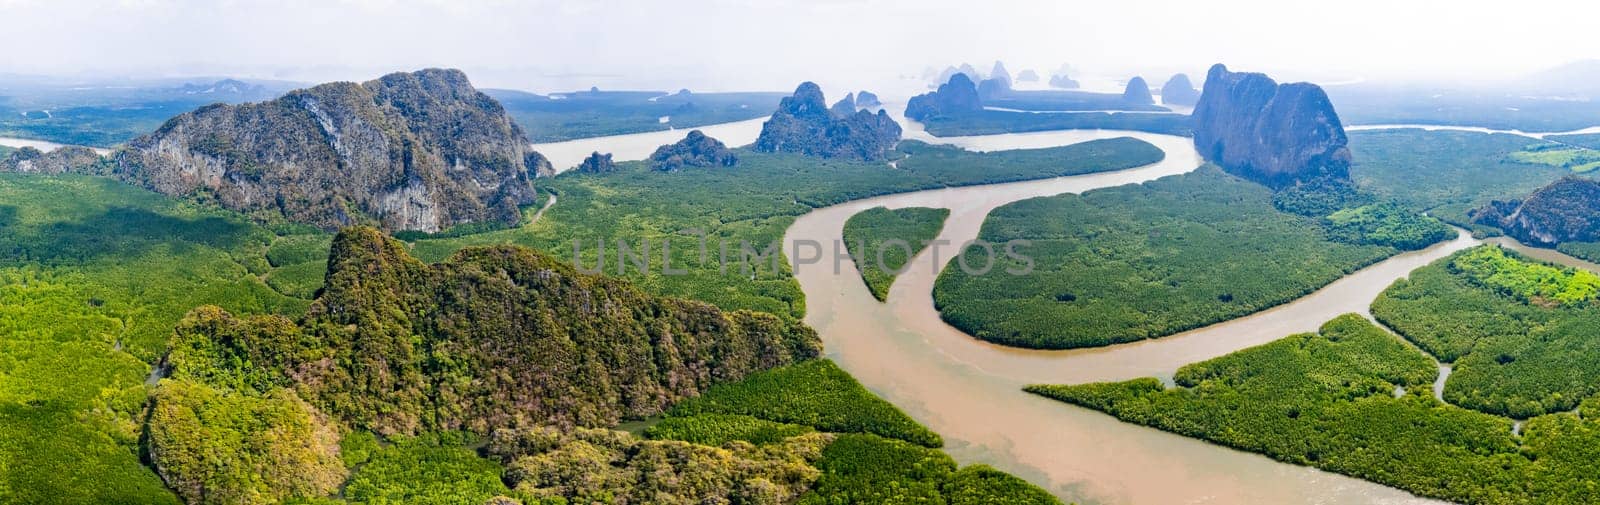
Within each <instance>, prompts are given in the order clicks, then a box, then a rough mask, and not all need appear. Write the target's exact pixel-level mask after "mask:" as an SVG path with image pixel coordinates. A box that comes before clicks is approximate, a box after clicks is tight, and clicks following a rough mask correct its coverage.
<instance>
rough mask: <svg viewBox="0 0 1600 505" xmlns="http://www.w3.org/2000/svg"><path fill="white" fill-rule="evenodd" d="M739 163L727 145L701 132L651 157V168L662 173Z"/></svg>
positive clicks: (690, 133) (684, 138)
mask: <svg viewBox="0 0 1600 505" xmlns="http://www.w3.org/2000/svg"><path fill="white" fill-rule="evenodd" d="M608 160H609V157H608ZM738 163H739V157H738V156H735V155H734V154H733V151H730V150H728V146H727V145H725V144H723V143H722V141H720V140H717V139H714V138H711V137H710V136H707V135H706V134H705V133H701V132H700V130H693V131H690V132H689V134H688V135H686V136H684V137H683V140H679V141H677V142H676V143H672V144H667V145H664V146H661V147H659V148H657V149H656V152H655V153H652V154H651V155H650V168H651V169H654V170H659V171H662V172H676V171H678V170H681V169H683V168H684V167H731V166H734V165H736V164H738Z"/></svg>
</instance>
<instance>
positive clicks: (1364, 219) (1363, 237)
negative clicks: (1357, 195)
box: [1326, 203, 1456, 251]
mask: <svg viewBox="0 0 1600 505" xmlns="http://www.w3.org/2000/svg"><path fill="white" fill-rule="evenodd" d="M1326 226H1327V228H1328V238H1331V239H1333V240H1337V241H1340V242H1345V243H1349V244H1370V245H1378V246H1386V247H1393V248H1395V249H1399V250H1402V251H1414V250H1417V249H1422V248H1424V247H1428V246H1430V245H1433V244H1437V243H1439V242H1443V241H1445V240H1449V239H1450V238H1452V237H1455V236H1456V232H1455V230H1452V229H1450V227H1449V226H1446V225H1445V224H1444V223H1443V222H1440V221H1439V220H1438V219H1434V218H1433V217H1430V216H1425V215H1422V214H1420V213H1418V212H1416V211H1414V210H1410V209H1406V208H1403V207H1400V206H1399V205H1396V204H1393V203H1378V204H1369V205H1363V206H1360V207H1353V208H1346V209H1341V210H1339V211H1337V212H1334V213H1332V214H1329V215H1328V217H1327V220H1326Z"/></svg>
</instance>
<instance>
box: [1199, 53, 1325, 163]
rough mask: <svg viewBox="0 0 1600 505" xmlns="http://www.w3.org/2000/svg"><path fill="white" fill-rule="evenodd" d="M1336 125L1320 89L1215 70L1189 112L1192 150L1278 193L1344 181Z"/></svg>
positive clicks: (1261, 76)
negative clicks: (1313, 182) (1318, 181)
mask: <svg viewBox="0 0 1600 505" xmlns="http://www.w3.org/2000/svg"><path fill="white" fill-rule="evenodd" d="M1346 143H1347V139H1346V138H1345V133H1344V126H1343V125H1342V124H1341V123H1340V122H1339V115H1338V114H1337V113H1336V112H1334V110H1333V103H1332V102H1330V101H1328V95H1327V94H1326V93H1324V92H1323V91H1322V88H1320V87H1317V85H1315V84H1310V83H1291V84H1278V83H1277V82H1276V81H1273V80H1272V79H1271V78H1269V77H1267V76H1266V75H1264V74H1258V73H1234V72H1229V71H1228V68H1227V67H1224V66H1222V65H1221V64H1217V65H1215V66H1212V67H1211V71H1210V72H1209V73H1207V75H1206V83H1205V90H1204V91H1203V92H1202V93H1201V95H1200V102H1199V103H1198V104H1196V105H1195V109H1194V145H1195V148H1196V149H1197V150H1199V151H1200V155H1201V156H1204V157H1205V158H1206V159H1207V160H1210V161H1211V162H1212V163H1216V164H1217V165H1219V166H1221V167H1222V169H1223V170H1226V171H1227V172H1228V173H1231V174H1234V175H1237V176H1239V177H1243V178H1245V179H1249V180H1252V181H1256V182H1259V183H1261V184H1265V185H1267V186H1269V187H1272V188H1283V187H1288V186H1293V185H1295V184H1298V183H1301V182H1305V181H1310V180H1314V179H1322V178H1332V179H1336V180H1348V179H1349V178H1350V149H1349V148H1348V147H1346Z"/></svg>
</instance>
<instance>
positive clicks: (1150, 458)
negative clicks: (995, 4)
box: [535, 104, 1600, 505]
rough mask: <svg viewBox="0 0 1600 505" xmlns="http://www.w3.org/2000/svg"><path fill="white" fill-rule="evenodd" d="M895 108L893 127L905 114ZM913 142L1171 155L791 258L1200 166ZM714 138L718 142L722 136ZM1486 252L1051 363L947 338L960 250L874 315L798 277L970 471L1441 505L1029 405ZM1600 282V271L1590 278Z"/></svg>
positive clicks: (1375, 272)
mask: <svg viewBox="0 0 1600 505" xmlns="http://www.w3.org/2000/svg"><path fill="white" fill-rule="evenodd" d="M902 109H903V106H902V105H901V104H890V105H888V110H890V111H891V113H893V112H895V111H899V110H902ZM895 116H896V117H895V120H897V121H899V122H900V124H902V125H905V126H906V132H905V138H908V139H916V140H922V141H927V142H933V143H944V144H954V145H958V146H961V147H964V148H967V149H971V150H976V151H996V150H1006V149H1027V148H1042V147H1053V146H1062V145H1070V144H1075V143H1080V142H1085V141H1089V140H1095V139H1104V138H1113V137H1124V136H1126V137H1135V138H1139V139H1142V140H1145V141H1147V142H1150V143H1151V144H1154V145H1155V146H1157V147H1159V148H1161V149H1162V150H1163V151H1164V152H1166V158H1165V159H1163V160H1162V161H1161V162H1159V163H1155V164H1153V165H1149V166H1144V167H1139V168H1134V169H1129V170H1123V171H1117V172H1110V173H1100V174H1088V175H1080V176H1071V177H1061V178H1055V179H1044V180H1037V181H1025V182H1015V183H1006V184H993V185H984V186H969V187H961V188H947V189H938V190H929V191H919V192H912V193H902V194H897V195H888V196H881V197H875V198H869V199H864V200H857V201H852V202H847V203H843V204H839V205H835V206H832V207H826V208H821V209H817V210H815V211H813V212H811V213H809V214H806V215H804V216H801V217H800V218H799V219H797V220H796V221H795V223H794V224H793V225H792V226H790V228H789V229H788V230H787V231H786V233H785V237H784V240H785V244H784V247H785V250H786V251H794V250H795V244H796V243H797V242H800V241H807V242H810V243H816V244H822V245H823V248H824V249H825V251H824V253H823V257H825V258H826V257H831V253H835V252H840V253H842V251H834V250H832V249H833V248H834V247H835V246H834V244H835V241H837V240H841V237H842V235H843V234H842V231H843V227H844V222H845V220H847V219H849V218H850V216H852V215H855V214H856V213H857V212H860V211H863V210H866V209H869V208H872V207H879V206H883V207H890V208H902V207H940V208H946V209H950V210H951V214H950V217H949V218H948V220H947V221H946V223H945V227H944V229H943V230H942V231H941V232H940V235H939V240H943V241H946V242H947V243H950V244H961V243H963V242H966V241H968V240H971V239H973V238H976V237H977V234H978V230H979V227H980V226H981V225H982V224H983V220H984V218H985V217H986V216H987V215H988V214H989V212H990V211H991V210H993V209H994V208H996V207H999V206H1001V205H1005V204H1007V203H1011V202H1015V201H1017V200H1022V199H1026V198H1035V197H1042V196H1051V195H1059V194H1064V193H1081V192H1084V191H1089V190H1093V189H1098V188H1106V187H1113V186H1120V185H1125V184H1136V183H1140V182H1145V181H1150V180H1154V179H1157V178H1161V177H1167V176H1172V175H1178V174H1183V173H1187V172H1190V171H1192V170H1194V169H1195V168H1197V167H1198V166H1200V164H1201V160H1200V156H1199V154H1198V153H1196V152H1195V150H1194V148H1193V145H1192V141H1191V139H1188V138H1184V137H1175V136H1168V135H1157V134H1149V133H1141V132H1124V131H1103V130H1071V131H1056V132H1039V133H1025V134H1005V135H985V136H974V137H945V138H935V137H932V136H930V135H928V134H927V133H926V132H924V131H923V130H922V129H921V127H920V125H919V124H917V123H915V122H910V121H906V120H905V119H904V118H903V117H899V116H898V115H897V114H895ZM761 121H762V120H752V121H741V122H737V123H728V124H724V125H715V126H710V127H705V128H704V129H705V130H707V132H708V133H711V132H717V133H719V134H721V136H724V137H726V138H724V140H725V141H727V143H728V144H729V145H740V144H744V143H748V142H750V141H752V140H754V138H755V135H756V134H757V133H759V131H760V122H761ZM681 135H682V132H651V133H647V134H635V135H623V136H616V137H604V138H595V139H584V140H581V141H573V142H568V143H562V144H561V145H551V144H545V145H540V146H535V147H536V148H538V149H540V150H542V151H545V152H546V155H547V156H550V158H551V159H552V161H554V162H555V164H556V165H557V166H558V167H559V168H565V167H566V166H570V164H575V163H576V162H577V161H578V160H579V159H581V157H582V156H583V155H587V154H588V152H590V151H592V150H600V151H604V152H614V153H617V156H618V159H639V158H642V157H644V156H646V155H648V153H649V152H650V151H651V150H654V149H655V147H656V146H659V145H661V144H664V143H670V142H674V141H676V140H678V138H680V137H681ZM713 136H718V135H713ZM1478 243H1479V242H1478V241H1476V240H1473V239H1472V238H1470V237H1469V236H1467V235H1466V234H1464V233H1463V234H1461V235H1459V236H1458V237H1456V238H1455V239H1453V240H1450V241H1448V242H1445V243H1442V244H1438V245H1435V246H1433V247H1431V248H1428V249H1426V250H1423V251H1417V252H1411V253H1406V254H1401V255H1398V256H1395V257H1392V258H1389V259H1387V260H1385V261H1382V262H1380V263H1377V264H1375V265H1372V266H1370V267H1367V268H1365V269H1362V270H1360V271H1357V272H1356V273H1354V274H1351V275H1349V276H1346V277H1345V278H1342V279H1340V280H1338V281H1335V282H1334V283H1332V284H1329V285H1328V286H1325V287H1323V288H1322V289H1320V290H1318V291H1316V292H1314V293H1312V294H1310V295H1308V296H1306V297H1303V298H1300V299H1298V300H1295V301H1293V302H1291V303H1288V304H1285V305H1282V306H1279V307H1277V308H1273V309H1270V310H1266V311H1263V312H1259V313H1256V314H1253V315H1250V316H1246V317H1243V318H1239V319H1235V320H1232V321H1228V322H1224V323H1220V324H1217V325H1213V326H1210V327H1206V328H1201V329H1198V330H1193V331H1189V332H1185V333H1182V334H1178V335H1174V336H1170V337H1166V338H1161V339H1156V340H1148V341H1143V342H1137V343H1130V344H1123V345H1117V346H1111V347H1103V348H1095V349H1083V350H1071V351H1040V350H1025V349H1016V348H1008V347H1002V346H998V345H994V344H989V343H987V342H983V341H981V340H977V339H975V338H973V337H971V336H969V335H967V334H965V333H962V332H961V331H959V330H956V329H955V328H953V327H950V326H949V325H947V324H945V323H944V322H943V321H942V320H941V319H940V318H939V314H938V312H937V310H935V309H934V306H933V297H932V288H933V283H934V280H935V279H936V278H937V276H938V273H939V272H940V271H941V270H943V269H944V268H945V267H946V266H947V265H948V264H949V262H950V261H951V260H953V258H954V253H955V252H956V251H959V248H958V247H957V246H954V245H951V246H944V247H942V248H940V249H939V250H940V252H941V254H939V255H938V256H939V257H938V258H937V261H936V259H935V257H934V255H933V254H931V253H930V251H931V250H930V251H924V252H923V253H921V254H919V255H918V256H916V257H915V258H913V259H912V261H911V263H910V265H909V267H908V270H907V271H906V272H905V273H904V274H902V275H901V276H900V277H899V279H897V280H896V282H895V284H894V286H893V287H892V289H891V290H890V293H889V299H888V302H887V303H879V302H878V301H877V300H875V299H874V298H873V297H872V295H871V294H870V293H868V291H867V289H866V286H865V285H864V284H863V283H862V281H861V278H860V276H859V274H858V273H857V271H856V269H855V266H854V265H853V264H852V263H849V262H847V261H846V262H841V263H838V264H837V265H835V264H834V263H832V262H827V261H824V262H822V263H818V264H812V265H801V266H799V267H798V268H796V271H795V275H796V278H797V279H798V280H799V282H800V286H801V288H802V289H803V291H804V292H805V297H806V306H807V311H806V318H805V321H806V323H808V324H810V325H812V326H813V327H815V328H816V330H817V331H818V332H819V333H820V334H821V336H822V339H823V341H824V344H825V346H826V349H827V355H828V357H829V358H831V359H833V360H834V361H836V362H838V363H839V365H840V366H842V367H843V368H844V369H846V370H848V371H849V372H850V373H851V374H852V375H854V376H855V377H856V378H857V379H859V380H860V381H861V382H862V383H863V384H865V385H866V386H867V387H868V388H869V389H871V390H872V391H873V392H875V393H877V394H879V395H881V396H883V397H884V398H885V399H887V400H889V401H890V402H892V403H894V404H895V405H897V406H899V407H900V408H902V409H905V410H906V412H908V413H909V414H910V415H911V416H912V417H914V418H915V419H916V420H917V421H919V422H922V423H923V424H926V425H927V426H928V427H929V428H931V429H933V430H934V431H936V432H938V433H940V434H941V435H943V436H944V438H945V441H946V450H947V451H948V452H949V453H950V454H951V455H952V456H954V457H955V458H956V459H957V460H959V461H960V462H962V463H963V464H970V463H987V464H990V465H993V466H995V467H997V468H1000V469H1002V470H1006V471H1008V472H1012V473H1014V474H1016V475H1019V476H1022V477H1024V478H1027V479H1028V480H1030V481H1032V482H1034V483H1036V484H1038V485H1040V486H1042V487H1044V488H1045V489H1048V490H1050V491H1051V492H1053V493H1054V494H1056V495H1057V496H1059V497H1061V498H1062V499H1063V500H1064V501H1067V502H1069V503H1070V502H1077V503H1080V504H1084V505H1088V504H1102V503H1104V504H1138V505H1143V504H1152V505H1171V504H1212V503H1214V504H1272V505H1280V504H1283V505H1296V504H1306V505H1310V504H1420V503H1438V502H1436V501H1434V500H1428V499H1423V498H1418V497H1415V496H1412V495H1411V494H1409V493H1407V492H1404V491H1400V490H1397V489H1394V488H1389V487H1385V486H1382V485H1378V484H1374V483H1371V482H1367V481H1362V480H1359V479H1354V478H1350V477H1345V476H1341V475H1338V474H1333V473H1329V472H1324V471H1320V470H1316V469H1312V468H1306V467H1300V466H1295V465H1289V464H1284V463H1279V462H1276V461H1273V460H1271V459H1269V458H1266V457H1264V456H1260V455H1255V454H1250V453H1245V452H1240V451H1235V450H1232V449H1228V448H1224V447H1221V446H1217V445H1212V444H1209V443H1206V442H1202V441H1199V440H1195V439H1191V438H1185V437H1181V436H1178V435H1173V434H1169V433H1165V432H1161V431H1158V430H1154V429H1150V428H1144V427H1140V426H1136V425H1132V424H1126V423H1122V422H1120V421H1117V420H1116V419H1115V418H1112V417H1110V416H1107V415H1104V414H1101V413H1098V412H1095V411H1091V410H1087V409H1083V408H1079V407H1074V406H1071V405H1068V404H1065V403H1060V402H1056V401H1051V400H1047V399H1044V398H1040V397H1036V396H1033V395H1029V394H1027V393H1024V392H1022V390H1021V388H1022V387H1023V386H1024V385H1027V384H1033V383H1058V384H1070V383H1083V382H1094V381H1111V380H1125V379H1131V378H1136V377H1147V376H1155V377H1161V378H1163V379H1170V377H1171V375H1172V374H1173V372H1174V371H1176V370H1177V368H1178V367H1181V366H1183V365H1185V364H1188V363H1193V362H1196V361H1201V360H1205V359H1209V358H1213V357H1217V356H1221V355H1223V354H1227V353H1230V352H1233V351H1237V350H1239V349H1243V348H1245V347H1250V346H1253V345H1258V344H1263V343H1266V342H1270V341H1272V340H1276V339H1279V338H1282V337H1284V336H1287V335H1290V334H1292V333H1297V332H1305V331H1314V330H1315V329H1316V328H1317V327H1318V326H1320V325H1321V323H1323V322H1324V321H1327V320H1329V319H1332V318H1333V317H1335V316H1338V315H1340V314H1344V313H1349V312H1357V313H1362V314H1366V313H1367V307H1368V305H1369V304H1370V303H1371V301H1372V300H1373V299H1374V298H1376V297H1377V295H1378V293H1379V292H1381V291H1382V290H1383V289H1384V288H1387V287H1388V286H1389V285H1390V284H1391V283H1393V282H1394V281H1395V280H1396V279H1400V278H1402V277H1404V276H1406V275H1407V274H1408V273H1409V272H1410V271H1412V270H1414V269H1416V268H1418V267H1421V266H1423V265H1426V264H1428V263H1430V262H1432V261H1434V260H1437V259H1440V258H1443V257H1445V256H1448V255H1449V254H1451V253H1453V252H1455V251H1459V250H1461V249H1465V248H1467V247H1471V246H1473V245H1476V244H1478ZM1503 245H1507V246H1509V247H1512V248H1515V249H1518V250H1520V251H1523V252H1525V253H1529V254H1531V255H1533V256H1535V257H1539V258H1541V259H1547V260H1553V261H1559V262H1562V263H1566V264H1569V265H1576V266H1590V264H1582V263H1581V262H1576V260H1574V259H1573V258H1570V257H1567V256H1565V255H1561V254H1559V253H1555V252H1553V251H1548V250H1543V249H1529V248H1526V247H1522V246H1521V245H1520V244H1516V243H1514V242H1509V241H1506V242H1504V243H1503ZM1594 267H1596V268H1600V265H1594Z"/></svg>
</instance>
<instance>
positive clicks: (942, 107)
mask: <svg viewBox="0 0 1600 505" xmlns="http://www.w3.org/2000/svg"><path fill="white" fill-rule="evenodd" d="M980 110H983V102H982V100H980V99H979V98H978V87H977V85H974V84H973V83H972V79H968V78H967V76H966V75H965V74H955V75H952V76H950V81H949V82H946V83H944V84H941V85H939V89H938V90H936V91H934V92H932V93H923V94H921V95H917V96H914V97H911V100H910V101H908V102H906V117H908V118H911V119H914V120H917V121H922V120H925V119H928V118H931V117H937V116H951V115H959V114H965V113H968V112H976V111H980Z"/></svg>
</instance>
